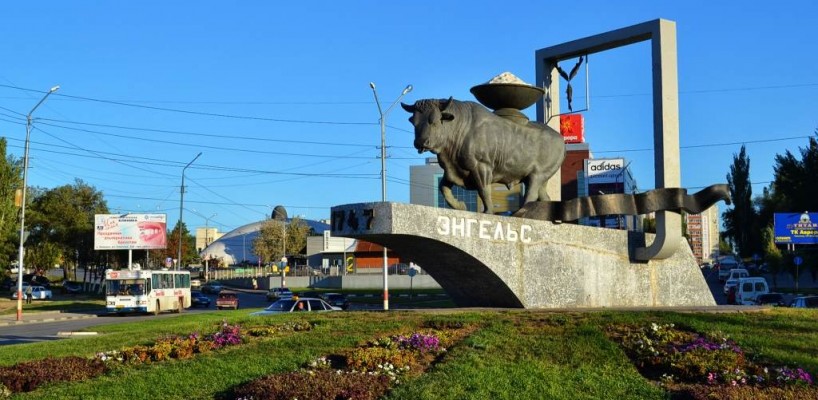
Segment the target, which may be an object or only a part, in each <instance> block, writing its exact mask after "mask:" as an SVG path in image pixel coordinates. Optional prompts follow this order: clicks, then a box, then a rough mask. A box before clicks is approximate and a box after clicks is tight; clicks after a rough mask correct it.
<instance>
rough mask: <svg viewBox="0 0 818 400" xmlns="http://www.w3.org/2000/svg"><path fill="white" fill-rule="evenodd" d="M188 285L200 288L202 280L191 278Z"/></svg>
mask: <svg viewBox="0 0 818 400" xmlns="http://www.w3.org/2000/svg"><path fill="white" fill-rule="evenodd" d="M190 287H191V288H193V289H197V288H200V287H202V281H200V280H198V279H191V280H190Z"/></svg>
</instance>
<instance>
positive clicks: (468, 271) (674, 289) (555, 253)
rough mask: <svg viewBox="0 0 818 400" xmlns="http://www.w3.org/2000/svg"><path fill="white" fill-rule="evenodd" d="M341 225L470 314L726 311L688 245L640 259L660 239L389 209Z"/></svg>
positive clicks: (380, 206)
mask: <svg viewBox="0 0 818 400" xmlns="http://www.w3.org/2000/svg"><path fill="white" fill-rule="evenodd" d="M331 223H332V235H333V236H345V237H351V238H357V239H363V240H366V241H369V242H373V243H378V244H380V245H383V246H386V247H387V248H389V249H391V250H392V251H394V252H396V253H397V254H398V255H400V257H401V260H406V261H412V262H414V263H416V264H418V265H419V266H420V267H422V268H423V269H424V270H425V271H426V272H428V273H429V274H430V275H431V276H432V277H433V278H434V279H435V280H436V281H437V282H438V283H439V284H440V286H441V287H442V288H443V289H444V290H445V291H446V292H447V293H448V294H449V296H451V298H452V299H453V300H454V302H455V303H456V304H457V305H458V306H461V307H510V308H571V307H577V308H589V307H618V308H620V307H690V306H715V305H716V304H715V301H714V300H713V295H712V294H711V292H710V290H709V288H708V286H707V283H706V282H705V279H704V277H703V276H702V273H701V271H700V269H699V267H698V265H697V264H696V261H695V259H694V257H693V254H692V252H691V251H690V247H689V246H688V245H687V244H686V243H683V244H682V245H680V246H679V250H678V251H676V253H674V254H673V255H672V256H671V257H669V258H667V259H663V260H652V261H649V262H639V261H637V260H636V259H635V257H634V252H635V249H636V248H638V247H644V246H645V245H646V241H651V240H653V235H651V234H644V233H640V232H628V231H622V230H614V229H604V228H596V227H588V226H580V225H573V224H555V223H552V222H548V221H538V220H531V219H525V218H514V217H506V216H497V215H488V214H479V213H473V212H467V211H457V210H449V209H441V208H433V207H426V206H418V205H411V204H402V203H388V202H379V203H359V204H348V205H341V206H336V207H333V208H332V221H331ZM649 243H650V242H647V244H649Z"/></svg>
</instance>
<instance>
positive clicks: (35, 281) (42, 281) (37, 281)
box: [23, 274, 51, 289]
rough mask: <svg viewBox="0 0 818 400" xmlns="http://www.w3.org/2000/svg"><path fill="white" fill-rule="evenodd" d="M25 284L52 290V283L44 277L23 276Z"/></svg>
mask: <svg viewBox="0 0 818 400" xmlns="http://www.w3.org/2000/svg"><path fill="white" fill-rule="evenodd" d="M23 282H28V283H30V284H32V285H34V286H42V287H44V288H46V289H50V288H51V281H49V280H48V278H46V277H44V276H42V275H34V274H25V275H23Z"/></svg>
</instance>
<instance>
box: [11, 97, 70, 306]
mask: <svg viewBox="0 0 818 400" xmlns="http://www.w3.org/2000/svg"><path fill="white" fill-rule="evenodd" d="M59 89H60V86H59V85H57V86H54V87H52V88H51V89H49V91H48V93H46V94H45V96H43V98H42V99H40V101H39V102H38V103H37V105H35V106H34V108H32V109H31V111H29V113H28V115H26V146H25V151H24V154H23V191H22V193H21V196H20V198H21V203H20V249H19V252H20V258H19V261H18V263H17V321H22V320H23V254H24V253H25V248H24V243H25V241H26V234H25V233H26V189H27V186H28V148H29V144H30V138H31V124H32V123H33V122H34V120H33V119H32V118H31V114H34V110H36V109H37V107H39V106H40V104H43V102H44V101H45V99H47V98H48V96H49V95H51V93H54V92H56V91H57V90H59Z"/></svg>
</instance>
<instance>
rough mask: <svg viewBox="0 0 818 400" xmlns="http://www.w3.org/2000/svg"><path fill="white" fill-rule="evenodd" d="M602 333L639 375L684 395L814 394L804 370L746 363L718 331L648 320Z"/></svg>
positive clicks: (815, 390)
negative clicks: (642, 324)
mask: <svg viewBox="0 0 818 400" xmlns="http://www.w3.org/2000/svg"><path fill="white" fill-rule="evenodd" d="M608 335H609V337H611V338H612V339H614V340H616V341H617V342H618V343H619V344H620V345H621V346H622V348H623V349H624V350H625V353H626V354H627V355H628V357H629V358H630V359H631V360H632V362H633V363H634V364H635V365H636V367H637V368H638V369H639V371H640V373H642V375H643V376H645V377H647V378H649V379H652V380H655V381H657V382H659V383H660V384H661V385H664V386H665V387H666V388H667V389H668V390H670V391H671V392H675V393H677V394H679V395H682V396H683V397H684V398H694V399H698V398H702V399H703V398H713V397H712V396H714V395H715V396H716V397H717V398H734V399H743V398H747V399H759V398H818V388H817V387H816V386H815V385H814V382H813V379H812V376H811V375H810V374H809V373H808V372H807V371H804V370H803V369H801V368H797V367H794V368H791V367H787V366H773V365H770V364H768V363H764V362H754V361H751V357H748V355H747V354H746V353H745V351H744V350H743V349H742V348H741V347H740V346H739V345H738V344H737V343H735V342H734V341H732V340H730V339H729V338H728V337H727V336H725V335H724V334H722V333H720V332H715V333H710V334H699V333H695V332H690V331H686V330H682V329H678V328H676V327H675V326H674V325H673V324H667V325H658V324H655V323H653V324H651V325H650V326H648V327H634V326H615V327H609V328H608ZM781 393H786V396H783V397H782V396H781ZM800 396H806V397H800Z"/></svg>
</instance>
